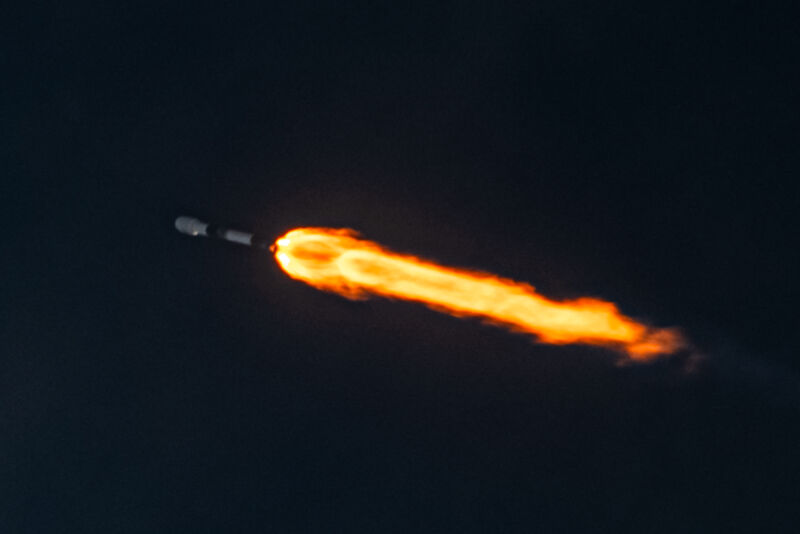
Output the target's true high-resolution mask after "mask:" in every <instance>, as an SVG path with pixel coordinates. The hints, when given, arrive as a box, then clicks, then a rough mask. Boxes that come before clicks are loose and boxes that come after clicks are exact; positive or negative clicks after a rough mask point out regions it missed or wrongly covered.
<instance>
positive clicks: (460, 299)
mask: <svg viewBox="0 0 800 534" xmlns="http://www.w3.org/2000/svg"><path fill="white" fill-rule="evenodd" d="M175 227H176V228H177V229H178V230H179V231H181V232H183V233H185V234H189V235H195V236H196V235H203V236H207V237H216V238H218V239H224V240H227V241H232V242H235V243H240V244H244V245H248V246H255V247H258V248H262V249H264V248H268V249H269V250H271V251H272V252H273V253H274V255H275V260H276V261H277V262H278V264H279V265H280V267H281V269H283V271H284V272H285V273H286V274H288V275H289V276H290V277H291V278H294V279H296V280H301V281H303V282H305V283H307V284H309V285H311V286H313V287H316V288H317V289H321V290H324V291H330V292H333V293H337V294H339V295H341V296H343V297H346V298H350V299H363V298H367V297H369V296H371V295H374V296H378V297H384V298H390V299H403V300H409V301H414V302H419V303H421V304H424V305H425V306H427V307H429V308H431V309H433V310H436V311H439V312H442V313H447V314H449V315H453V316H456V317H476V318H479V319H482V320H483V321H485V322H487V323H490V324H493V325H496V326H501V327H505V328H507V329H508V330H511V331H514V332H521V333H525V334H530V335H533V336H534V337H535V339H536V340H537V341H538V342H541V343H550V344H569V343H580V344H587V345H597V346H603V347H607V348H610V349H613V350H616V351H618V352H620V353H622V354H624V355H626V356H627V357H628V358H630V359H631V360H638V361H647V360H652V359H654V358H656V357H658V356H660V355H667V354H672V353H675V352H677V351H679V350H682V349H684V348H688V343H687V342H686V340H685V339H684V337H683V336H682V335H681V333H680V332H679V331H678V330H677V329H675V328H659V327H653V326H649V325H647V324H644V323H642V322H639V321H637V320H636V319H633V318H631V317H627V316H625V315H624V314H622V313H621V312H620V311H619V309H618V308H617V306H616V305H615V304H614V303H612V302H607V301H603V300H599V299H595V298H587V297H584V298H579V299H575V300H566V301H556V300H551V299H548V298H547V297H544V296H543V295H540V294H539V293H537V291H536V290H535V289H534V287H533V286H531V285H530V284H527V283H523V282H517V281H514V280H510V279H507V278H502V277H499V276H497V275H494V274H491V273H486V272H480V271H473V270H468V269H461V268H453V267H447V266H442V265H439V264H437V263H434V262H432V261H429V260H425V259H422V258H418V257H416V256H411V255H407V254H399V253H396V252H392V251H390V250H388V249H386V248H384V247H383V246H381V245H379V244H377V243H374V242H371V241H367V240H365V239H363V238H362V237H361V236H360V235H359V234H358V233H356V232H354V231H353V230H348V229H335V228H296V229H294V230H291V231H289V232H288V233H286V234H285V235H283V236H282V237H280V238H278V239H277V240H276V241H275V243H274V244H272V246H270V245H269V243H268V242H267V241H265V240H262V239H259V238H256V237H254V236H253V234H249V233H246V232H240V231H238V230H230V229H227V228H224V227H215V226H212V225H209V224H207V223H204V222H201V221H198V220H197V219H193V218H190V217H179V218H178V219H177V220H176V221H175Z"/></svg>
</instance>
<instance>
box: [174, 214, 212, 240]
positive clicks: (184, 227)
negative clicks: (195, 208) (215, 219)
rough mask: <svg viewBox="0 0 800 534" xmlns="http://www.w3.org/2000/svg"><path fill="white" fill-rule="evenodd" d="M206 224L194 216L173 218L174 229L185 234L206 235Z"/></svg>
mask: <svg viewBox="0 0 800 534" xmlns="http://www.w3.org/2000/svg"><path fill="white" fill-rule="evenodd" d="M207 228H208V224H206V223H204V222H203V221H200V220H198V219H195V218H194V217H185V216H183V217H178V218H177V219H175V229H176V230H178V231H179V232H181V233H182V234H187V235H208V234H206V229H207Z"/></svg>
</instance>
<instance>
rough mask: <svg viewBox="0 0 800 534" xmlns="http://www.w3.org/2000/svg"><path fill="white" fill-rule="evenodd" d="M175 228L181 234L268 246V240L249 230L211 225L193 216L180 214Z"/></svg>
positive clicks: (254, 245) (247, 244)
mask: <svg viewBox="0 0 800 534" xmlns="http://www.w3.org/2000/svg"><path fill="white" fill-rule="evenodd" d="M175 228H176V229H177V230H178V231H179V232H181V233H182V234H186V235H190V236H198V235H201V236H204V237H210V238H215V239H222V240H225V241H230V242H231V243H238V244H240V245H245V246H248V247H257V248H269V241H267V240H265V239H261V238H259V237H257V236H256V235H254V234H251V233H249V232H242V231H240V230H233V229H230V228H225V227H224V226H216V225H211V224H208V223H206V222H203V221H201V220H199V219H195V218H194V217H186V216H181V217H178V218H177V219H175Z"/></svg>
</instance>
